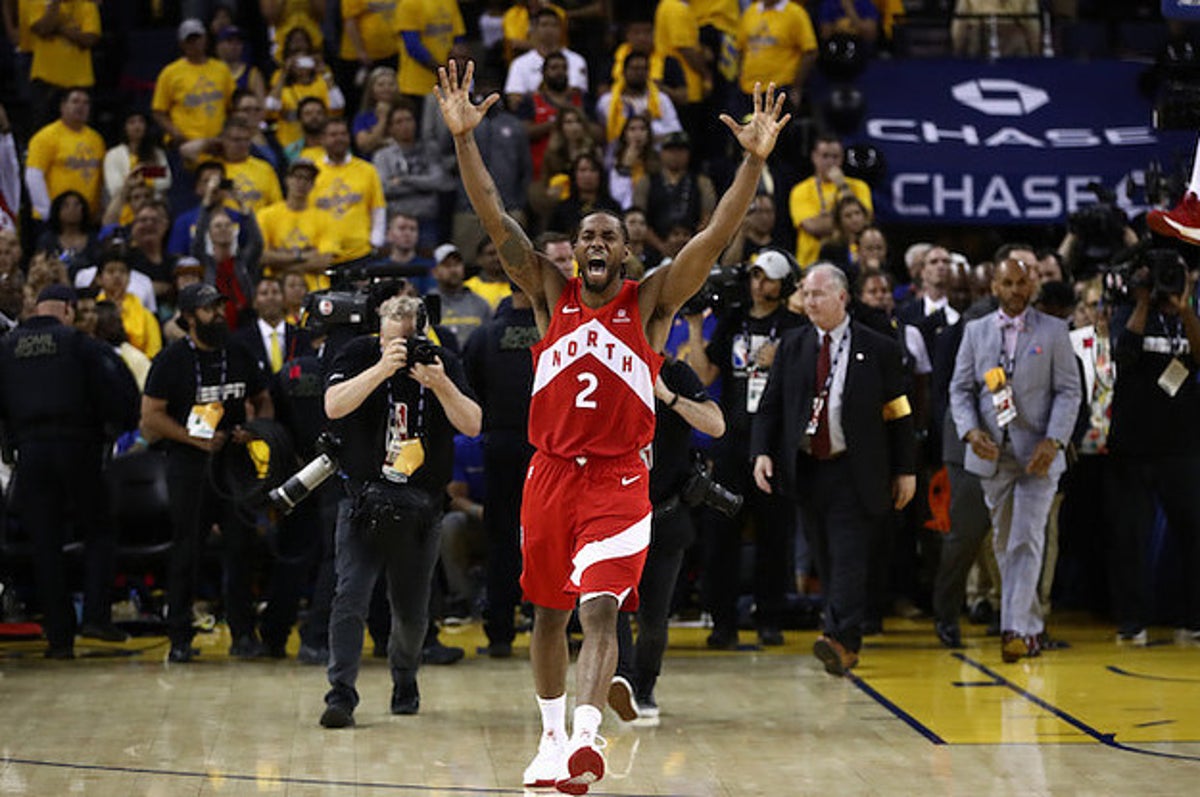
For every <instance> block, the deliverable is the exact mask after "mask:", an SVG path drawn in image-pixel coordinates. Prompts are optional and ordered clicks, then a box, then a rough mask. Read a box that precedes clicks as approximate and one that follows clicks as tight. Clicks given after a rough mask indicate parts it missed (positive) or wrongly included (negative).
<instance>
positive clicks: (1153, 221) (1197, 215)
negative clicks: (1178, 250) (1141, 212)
mask: <svg viewBox="0 0 1200 797" xmlns="http://www.w3.org/2000/svg"><path fill="white" fill-rule="evenodd" d="M1146 226H1147V227H1149V228H1150V229H1151V230H1153V231H1154V232H1156V233H1158V234H1159V235H1165V236H1167V237H1168V238H1178V239H1179V240H1181V241H1187V242H1188V243H1190V244H1200V197H1197V196H1196V194H1195V192H1192V191H1188V192H1187V194H1185V195H1184V197H1183V199H1181V200H1180V201H1179V204H1178V205H1176V206H1175V207H1174V208H1172V209H1171V210H1152V211H1150V212H1149V213H1147V214H1146Z"/></svg>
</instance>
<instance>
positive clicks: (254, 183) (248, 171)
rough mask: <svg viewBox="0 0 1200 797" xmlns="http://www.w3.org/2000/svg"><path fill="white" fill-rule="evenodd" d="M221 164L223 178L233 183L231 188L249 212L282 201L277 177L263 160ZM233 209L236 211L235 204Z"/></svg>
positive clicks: (249, 159) (254, 159) (256, 159)
mask: <svg viewBox="0 0 1200 797" xmlns="http://www.w3.org/2000/svg"><path fill="white" fill-rule="evenodd" d="M222 163H224V164H225V177H226V178H227V179H230V180H232V181H233V187H234V189H235V190H236V191H237V193H238V195H239V196H240V197H241V199H242V202H244V203H245V204H246V207H248V208H250V209H251V210H258V209H259V208H265V207H266V206H267V205H270V204H273V203H275V202H279V201H281V200H282V199H283V192H282V191H281V190H280V189H279V177H278V176H277V175H276V174H275V170H274V169H272V168H271V164H269V163H267V162H266V161H265V160H262V159H261V158H255V157H254V156H251V157H249V158H246V160H244V161H242V162H241V163H230V162H229V161H222ZM233 209H234V210H236V209H237V205H236V203H235V204H234V206H233Z"/></svg>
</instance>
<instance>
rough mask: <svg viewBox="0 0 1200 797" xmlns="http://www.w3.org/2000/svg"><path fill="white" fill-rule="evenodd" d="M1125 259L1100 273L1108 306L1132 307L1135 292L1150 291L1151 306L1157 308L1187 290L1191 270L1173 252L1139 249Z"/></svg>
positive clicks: (1158, 249) (1160, 249)
mask: <svg viewBox="0 0 1200 797" xmlns="http://www.w3.org/2000/svg"><path fill="white" fill-rule="evenodd" d="M1125 255H1126V256H1125V257H1123V258H1121V259H1120V262H1117V263H1115V264H1113V265H1112V266H1110V267H1107V268H1104V269H1102V270H1101V276H1102V277H1103V279H1102V284H1103V286H1104V300H1105V302H1107V303H1109V304H1132V303H1133V301H1134V300H1135V298H1136V296H1135V293H1134V292H1135V291H1136V290H1137V289H1138V288H1145V289H1147V290H1149V291H1150V302H1151V304H1158V303H1160V302H1162V301H1164V300H1166V299H1168V298H1169V297H1171V296H1182V295H1183V293H1184V292H1185V291H1186V290H1187V279H1188V267H1187V264H1186V263H1185V262H1184V260H1183V258H1182V257H1181V256H1180V255H1179V253H1178V252H1176V251H1175V250H1174V249H1164V248H1156V249H1150V248H1147V247H1146V246H1138V247H1134V248H1133V249H1130V250H1129V251H1128V252H1126V253H1125ZM1143 269H1145V271H1143Z"/></svg>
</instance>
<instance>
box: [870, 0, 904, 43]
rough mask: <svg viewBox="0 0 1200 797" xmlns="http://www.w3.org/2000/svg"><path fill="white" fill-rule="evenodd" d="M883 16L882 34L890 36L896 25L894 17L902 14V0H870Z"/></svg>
mask: <svg viewBox="0 0 1200 797" xmlns="http://www.w3.org/2000/svg"><path fill="white" fill-rule="evenodd" d="M872 2H874V3H875V7H876V8H877V9H879V16H880V17H882V18H883V35H884V36H886V37H887V38H889V39H890V38H892V29H893V28H894V27H895V25H896V17H902V16H904V0H872Z"/></svg>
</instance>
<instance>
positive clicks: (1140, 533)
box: [1105, 454, 1200, 632]
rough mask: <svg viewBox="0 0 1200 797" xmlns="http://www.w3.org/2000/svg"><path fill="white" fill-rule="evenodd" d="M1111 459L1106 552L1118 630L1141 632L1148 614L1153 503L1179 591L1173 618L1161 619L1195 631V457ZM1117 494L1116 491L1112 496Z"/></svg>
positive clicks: (1199, 565) (1199, 469)
mask: <svg viewBox="0 0 1200 797" xmlns="http://www.w3.org/2000/svg"><path fill="white" fill-rule="evenodd" d="M1110 456H1111V457H1112V477H1113V483H1112V484H1111V485H1110V487H1109V489H1108V490H1106V491H1105V492H1106V494H1107V495H1109V496H1114V497H1116V496H1119V497H1116V498H1115V500H1113V501H1112V514H1113V521H1114V524H1115V527H1116V536H1115V540H1114V545H1113V546H1112V549H1111V554H1112V556H1111V559H1110V563H1111V578H1112V582H1111V583H1112V605H1113V616H1114V619H1115V620H1116V621H1117V627H1118V629H1119V630H1121V631H1122V632H1132V631H1137V630H1140V629H1142V628H1145V627H1146V626H1147V625H1150V624H1151V622H1152V621H1153V620H1154V619H1155V618H1154V617H1153V616H1152V614H1153V611H1152V601H1151V595H1152V588H1153V587H1157V586H1159V585H1157V584H1155V583H1154V580H1153V576H1151V574H1150V572H1149V571H1150V568H1149V567H1148V561H1149V554H1150V537H1151V531H1152V530H1153V528H1154V516H1155V499H1157V500H1158V501H1159V502H1161V503H1162V508H1163V511H1164V512H1165V513H1166V516H1167V525H1168V527H1169V528H1170V531H1171V535H1172V536H1173V537H1174V538H1175V539H1176V540H1177V541H1178V548H1177V550H1178V551H1179V557H1178V560H1179V564H1181V565H1182V566H1181V567H1180V568H1179V571H1180V572H1181V575H1182V578H1183V581H1184V583H1185V584H1186V587H1185V590H1186V592H1185V594H1184V596H1183V601H1182V602H1183V605H1184V608H1183V610H1182V612H1181V613H1180V615H1179V616H1176V617H1168V618H1165V619H1166V620H1167V621H1168V622H1171V623H1173V624H1175V625H1176V626H1179V627H1186V628H1190V629H1192V630H1198V631H1200V491H1198V490H1197V485H1200V455H1198V454H1183V455H1175V456H1163V457H1128V456H1118V455H1116V454H1110ZM1118 491H1119V492H1118Z"/></svg>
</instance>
